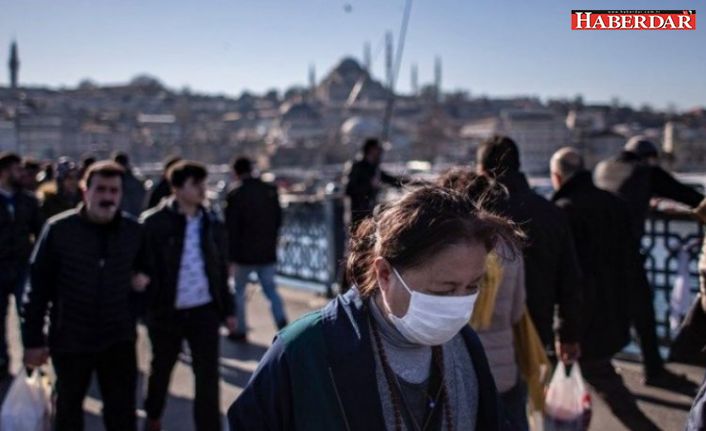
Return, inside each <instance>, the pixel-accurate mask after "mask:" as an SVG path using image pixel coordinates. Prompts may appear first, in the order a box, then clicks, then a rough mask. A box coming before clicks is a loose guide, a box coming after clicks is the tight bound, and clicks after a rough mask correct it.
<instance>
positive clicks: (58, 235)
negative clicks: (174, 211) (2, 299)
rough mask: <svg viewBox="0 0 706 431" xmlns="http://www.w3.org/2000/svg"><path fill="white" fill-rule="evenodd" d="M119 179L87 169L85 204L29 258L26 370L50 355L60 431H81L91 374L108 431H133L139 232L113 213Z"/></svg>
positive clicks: (64, 217) (56, 225)
mask: <svg viewBox="0 0 706 431" xmlns="http://www.w3.org/2000/svg"><path fill="white" fill-rule="evenodd" d="M122 174H123V170H122V168H121V167H120V166H119V165H116V164H115V163H112V162H98V163H95V164H94V165H92V166H91V167H90V168H89V169H88V171H87V172H86V173H85V178H84V180H83V185H82V188H83V194H84V200H83V204H82V205H80V206H79V207H78V208H77V209H75V210H70V211H66V212H64V213H62V214H60V215H58V216H56V217H53V218H50V219H49V221H48V222H47V224H46V225H45V227H44V229H43V230H42V235H41V238H40V240H39V242H38V243H37V246H36V247H35V249H34V252H33V254H32V258H31V269H30V283H29V284H28V286H27V289H28V290H27V291H26V292H25V302H24V304H23V320H22V340H23V344H24V348H25V352H24V363H25V366H27V367H30V368H36V367H39V366H41V365H42V364H44V363H45V362H46V361H47V359H48V357H49V354H51V357H52V363H53V365H54V370H55V372H56V377H57V380H56V392H57V401H56V430H58V431H62V430H70V431H76V430H78V431H80V430H82V429H83V399H84V398H85V396H86V392H87V391H88V387H89V385H90V383H91V377H92V375H93V373H94V372H95V373H96V374H97V377H98V384H99V386H100V390H101V395H102V398H103V421H104V423H105V427H106V429H107V430H109V431H130V430H135V429H136V426H137V425H136V416H135V392H136V384H137V359H136V351H135V337H136V330H135V319H134V312H133V284H132V283H133V276H134V271H136V270H139V267H138V265H139V253H140V248H141V241H142V229H141V228H140V225H139V223H138V222H137V220H135V219H133V218H130V217H129V216H127V215H123V214H121V213H120V211H119V210H118V208H119V204H120V198H121V194H122ZM47 314H49V334H48V337H47V336H46V334H45V333H44V325H45V319H46V317H47Z"/></svg>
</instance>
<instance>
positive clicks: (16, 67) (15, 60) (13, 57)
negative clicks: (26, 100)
mask: <svg viewBox="0 0 706 431" xmlns="http://www.w3.org/2000/svg"><path fill="white" fill-rule="evenodd" d="M8 66H9V67H10V88H12V89H13V90H16V89H17V78H18V75H19V72H20V58H19V56H18V55H17V41H14V40H13V41H12V45H10V61H9V62H8Z"/></svg>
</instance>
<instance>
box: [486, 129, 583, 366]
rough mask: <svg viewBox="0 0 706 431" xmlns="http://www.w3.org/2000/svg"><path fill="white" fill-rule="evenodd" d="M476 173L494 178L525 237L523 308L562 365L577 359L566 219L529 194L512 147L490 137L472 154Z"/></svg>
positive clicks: (576, 273) (577, 301) (576, 288)
mask: <svg viewBox="0 0 706 431" xmlns="http://www.w3.org/2000/svg"><path fill="white" fill-rule="evenodd" d="M476 162H477V170H478V172H479V173H481V174H487V175H490V176H492V177H494V178H496V179H497V180H498V181H499V182H500V183H501V184H502V185H504V186H505V187H506V188H507V189H508V192H509V195H510V198H509V200H508V210H507V211H508V214H506V215H507V216H509V217H510V218H511V219H512V220H513V221H515V222H516V223H518V224H519V225H520V226H521V227H522V228H523V229H524V230H525V233H526V234H527V238H528V245H527V247H525V248H524V250H523V255H524V259H525V288H526V292H527V308H528V309H529V312H530V316H531V317H532V320H533V321H534V324H535V326H536V327H537V332H538V333H539V336H540V338H541V339H542V342H543V343H544V344H545V345H546V346H547V348H548V349H550V350H551V349H552V348H553V347H554V346H556V350H557V356H558V357H559V358H560V359H562V360H563V361H565V362H570V361H573V360H575V359H577V358H578V356H579V353H580V349H579V340H580V326H579V324H580V319H579V315H580V310H581V286H580V280H581V273H580V269H579V265H578V261H577V257H576V251H575V249H574V243H573V239H572V236H571V229H570V226H569V223H568V220H567V219H566V215H565V214H563V212H562V211H561V210H560V209H559V208H557V207H556V206H554V205H553V204H552V203H551V202H549V201H547V200H546V199H544V198H543V197H541V196H539V195H538V194H537V193H535V192H533V191H532V189H530V186H529V183H528V182H527V178H526V177H525V175H524V174H523V173H522V172H520V153H519V150H518V148H517V144H515V142H514V141H513V140H512V139H510V138H508V137H505V136H494V137H492V138H490V139H488V140H486V141H485V142H483V143H482V144H481V145H480V146H479V147H478V151H477V160H476ZM557 305H558V327H557V328H556V329H557V335H558V337H557V338H558V340H556V342H555V337H554V331H553V324H554V314H555V312H554V309H555V306H557Z"/></svg>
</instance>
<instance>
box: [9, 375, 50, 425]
mask: <svg viewBox="0 0 706 431" xmlns="http://www.w3.org/2000/svg"><path fill="white" fill-rule="evenodd" d="M50 428H51V386H50V385H49V382H48V381H47V379H46V378H45V377H44V376H43V375H42V373H40V372H39V370H35V371H34V372H32V373H31V375H30V376H28V375H27V372H26V371H25V369H24V367H23V368H22V371H20V373H19V374H17V376H16V377H15V380H13V382H12V385H11V386H10V390H9V391H8V392H7V396H6V397H5V402H4V403H3V405H2V409H1V410H0V431H49V430H50Z"/></svg>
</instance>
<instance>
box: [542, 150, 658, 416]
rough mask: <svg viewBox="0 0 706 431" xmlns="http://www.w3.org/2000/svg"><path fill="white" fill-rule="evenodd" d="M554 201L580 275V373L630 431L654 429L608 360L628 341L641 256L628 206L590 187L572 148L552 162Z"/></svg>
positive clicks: (587, 173)
mask: <svg viewBox="0 0 706 431" xmlns="http://www.w3.org/2000/svg"><path fill="white" fill-rule="evenodd" d="M550 172H551V181H552V186H553V187H554V189H555V190H556V192H555V193H554V196H553V197H552V201H553V202H554V203H555V204H556V205H557V206H558V207H559V208H561V209H562V210H563V211H564V213H565V214H566V215H567V218H568V220H569V225H570V226H571V231H572V234H573V237H574V244H575V246H576V252H577V255H578V259H579V264H580V266H581V273H582V274H583V279H582V287H583V305H582V310H581V311H582V313H581V315H582V317H583V318H582V321H581V335H580V342H581V372H582V373H583V376H584V378H585V379H586V380H587V381H588V383H590V384H591V386H593V387H594V388H595V389H596V392H597V393H598V394H599V395H600V396H601V397H603V398H604V399H605V401H606V404H607V405H608V406H610V408H611V410H612V411H613V413H614V414H615V415H616V416H617V417H618V419H620V420H621V421H622V422H623V423H624V424H625V426H627V427H628V428H630V429H640V430H656V429H658V428H657V427H656V426H655V425H654V424H653V423H652V422H651V421H650V420H649V419H648V418H647V416H645V414H644V413H642V411H640V409H639V408H638V406H637V404H636V402H635V398H634V396H633V395H632V394H631V393H630V391H629V390H628V389H627V388H626V387H625V385H624V384H623V381H622V379H621V378H620V376H619V375H618V374H617V373H616V372H615V369H614V368H613V365H612V364H611V359H612V357H613V355H615V354H616V353H618V352H619V351H621V350H622V349H623V348H624V347H625V346H626V345H627V344H628V342H629V341H630V318H629V316H628V314H627V313H626V312H625V310H627V309H628V306H629V303H630V298H632V297H633V290H634V284H635V279H636V272H635V271H636V268H635V266H636V263H637V259H636V258H637V255H638V253H639V251H638V250H637V249H636V248H635V247H634V244H633V242H632V237H631V235H630V212H629V210H628V207H627V203H626V202H625V201H623V200H622V199H620V198H618V197H616V196H614V195H612V194H611V193H609V192H606V191H604V190H601V189H599V188H597V187H596V186H595V185H594V184H593V178H592V177H591V172H589V171H587V170H586V169H585V168H584V164H583V158H582V157H581V155H580V154H579V153H578V151H576V150H575V149H573V148H568V147H567V148H562V149H560V150H559V151H557V152H556V153H554V156H553V157H552V159H551V162H550Z"/></svg>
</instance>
